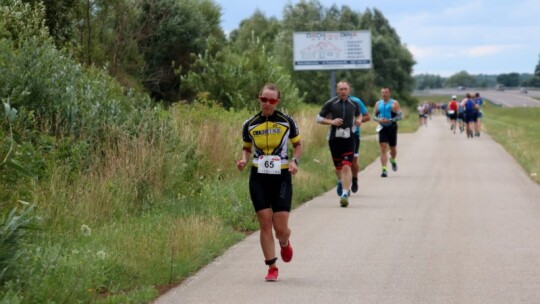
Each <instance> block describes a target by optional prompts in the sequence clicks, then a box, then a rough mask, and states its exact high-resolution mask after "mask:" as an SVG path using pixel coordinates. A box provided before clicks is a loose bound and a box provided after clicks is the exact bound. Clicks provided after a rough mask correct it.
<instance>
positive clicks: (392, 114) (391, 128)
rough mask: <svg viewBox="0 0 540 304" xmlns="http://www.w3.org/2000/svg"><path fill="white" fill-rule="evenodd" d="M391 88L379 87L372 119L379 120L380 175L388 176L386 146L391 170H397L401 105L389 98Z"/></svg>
mask: <svg viewBox="0 0 540 304" xmlns="http://www.w3.org/2000/svg"><path fill="white" fill-rule="evenodd" d="M391 94H392V93H391V90H390V88H389V87H383V88H382V89H381V95H382V99H380V100H379V101H377V103H376V104H375V113H374V115H373V119H374V120H375V121H377V122H379V126H378V127H377V131H378V132H379V147H380V149H381V165H382V173H381V177H387V176H388V170H387V168H386V165H387V163H388V147H390V163H391V164H392V170H393V171H397V163H396V156H397V132H398V125H397V121H398V120H401V116H402V113H401V107H400V106H399V102H398V101H397V100H394V99H391V98H390V96H391Z"/></svg>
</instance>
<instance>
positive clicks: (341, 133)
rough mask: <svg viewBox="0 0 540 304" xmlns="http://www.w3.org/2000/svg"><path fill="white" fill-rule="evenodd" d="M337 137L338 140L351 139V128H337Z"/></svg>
mask: <svg viewBox="0 0 540 304" xmlns="http://www.w3.org/2000/svg"><path fill="white" fill-rule="evenodd" d="M336 137H337V138H349V137H351V128H346V129H342V128H337V129H336Z"/></svg>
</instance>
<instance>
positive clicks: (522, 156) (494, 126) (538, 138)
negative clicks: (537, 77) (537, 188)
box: [483, 107, 540, 183]
mask: <svg viewBox="0 0 540 304" xmlns="http://www.w3.org/2000/svg"><path fill="white" fill-rule="evenodd" d="M483 124H484V130H485V131H486V132H488V133H489V134H490V135H491V137H492V138H493V139H494V140H495V141H497V142H498V143H500V144H501V145H502V146H503V147H504V148H505V149H506V151H508V153H510V154H511V155H512V156H513V157H514V159H516V161H517V162H518V163H519V164H520V165H521V166H522V167H523V169H524V170H525V172H527V174H528V175H529V176H530V177H531V179H532V180H534V181H535V182H536V183H540V178H539V176H538V175H539V174H540V151H539V150H538V147H540V108H501V107H486V108H485V109H484V118H483Z"/></svg>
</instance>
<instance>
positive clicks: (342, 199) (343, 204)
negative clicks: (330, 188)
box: [339, 194, 349, 208]
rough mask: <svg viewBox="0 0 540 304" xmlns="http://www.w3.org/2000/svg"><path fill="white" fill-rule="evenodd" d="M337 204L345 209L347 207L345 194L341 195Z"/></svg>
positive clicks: (347, 202)
mask: <svg viewBox="0 0 540 304" xmlns="http://www.w3.org/2000/svg"><path fill="white" fill-rule="evenodd" d="M339 204H340V205H341V207H343V208H346V207H347V206H349V197H348V196H347V195H346V194H343V195H342V196H341V197H340V198H339Z"/></svg>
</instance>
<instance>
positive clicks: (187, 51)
mask: <svg viewBox="0 0 540 304" xmlns="http://www.w3.org/2000/svg"><path fill="white" fill-rule="evenodd" d="M22 1H23V2H24V3H28V4H31V5H38V4H39V3H42V4H43V7H44V10H45V15H44V20H43V21H44V24H45V25H46V27H47V28H48V31H49V33H50V35H51V37H52V38H53V39H54V43H55V45H56V47H57V48H59V49H62V50H66V51H67V52H68V53H69V54H70V55H71V56H73V58H74V59H75V60H76V61H77V62H79V63H81V64H83V65H85V66H95V67H102V68H104V69H105V70H106V71H107V72H108V73H109V74H110V75H111V76H112V77H114V78H115V79H116V80H117V81H119V82H120V83H121V84H122V85H123V86H125V87H130V88H132V87H133V88H139V89H143V90H145V91H146V92H148V93H149V94H150V96H152V97H153V98H154V99H156V100H160V101H164V102H166V103H172V102H176V101H179V100H193V99H194V98H196V96H197V94H198V93H201V92H208V93H210V95H209V98H211V99H213V100H215V101H217V102H218V103H221V104H223V105H225V106H227V107H232V106H238V104H245V99H249V98H253V94H254V93H256V88H258V87H260V85H261V84H260V82H261V81H263V79H264V78H266V80H267V81H274V82H276V80H279V79H287V82H285V81H282V83H283V84H284V85H285V84H288V83H289V84H291V85H289V86H288V87H287V88H286V91H289V92H287V93H291V95H286V94H285V96H291V97H293V98H297V99H301V100H304V101H306V102H318V103H320V102H322V101H323V100H326V99H327V98H328V97H329V76H328V72H327V71H326V72H325V71H302V72H298V71H293V68H292V65H291V62H292V33H293V32H295V31H340V30H347V31H348V30H369V31H371V33H372V48H373V51H372V54H373V55H372V56H373V69H372V70H362V71H360V70H342V71H337V75H336V76H337V77H338V78H346V79H349V80H351V81H352V86H353V91H354V92H355V93H356V94H358V95H361V96H365V97H364V98H365V99H368V100H374V99H375V98H376V97H377V95H376V91H377V90H376V89H377V88H378V87H380V86H382V85H387V86H390V87H392V88H393V89H394V91H396V92H399V93H398V97H399V94H404V95H405V96H404V97H406V95H407V94H408V93H410V92H411V91H412V89H413V85H414V83H413V81H414V80H413V78H412V76H411V74H412V67H413V65H414V63H415V62H414V59H413V57H412V54H411V53H410V52H409V51H408V50H407V48H406V47H405V46H404V45H403V44H402V43H401V41H400V38H399V36H398V35H397V33H396V31H395V30H394V28H392V26H391V25H390V23H389V22H388V20H387V19H386V18H385V17H384V15H383V14H382V12H381V11H379V10H377V9H368V8H367V9H366V10H365V11H364V12H358V11H354V10H352V9H351V8H350V7H349V6H347V5H343V6H341V7H338V6H336V5H333V6H331V7H324V6H323V5H322V4H321V3H320V2H319V1H318V0H309V1H304V0H303V1H300V2H298V3H296V4H291V3H289V4H287V5H286V6H285V7H284V9H283V18H282V19H281V20H278V19H276V18H273V17H271V18H268V17H266V16H265V15H264V12H261V11H256V12H255V13H254V14H253V15H252V16H251V17H250V18H248V19H245V20H243V21H242V22H241V24H240V26H239V28H238V29H235V30H234V31H233V32H232V33H230V35H229V36H228V37H227V36H226V34H225V33H224V30H223V29H222V28H221V27H220V18H221V8H220V7H219V5H218V4H216V3H214V2H213V1H211V0H107V1H104V0H22ZM2 2H4V4H7V5H9V3H12V2H16V1H15V0H3V1H2ZM239 65H241V68H240V67H239ZM268 65H270V66H268ZM248 74H249V75H248ZM254 74H257V75H256V77H254V78H253V77H252V76H254ZM255 82H257V83H255ZM216 83H219V84H221V85H220V86H218V87H216V86H215V84H216Z"/></svg>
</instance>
